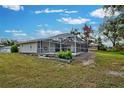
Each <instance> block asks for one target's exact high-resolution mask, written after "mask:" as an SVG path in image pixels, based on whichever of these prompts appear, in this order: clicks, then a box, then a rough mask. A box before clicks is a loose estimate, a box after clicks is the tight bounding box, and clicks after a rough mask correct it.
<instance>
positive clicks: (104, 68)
mask: <svg viewBox="0 0 124 93" xmlns="http://www.w3.org/2000/svg"><path fill="white" fill-rule="evenodd" d="M109 70H113V71H121V72H124V55H123V53H122V54H121V53H113V52H102V51H100V52H96V58H95V64H92V65H89V66H83V65H82V63H79V62H72V63H71V64H67V63H63V62H56V61H53V60H46V59H39V58H37V57H33V56H28V55H22V54H14V53H13V54H0V87H33V88H34V87H56V88H57V87H124V78H121V77H115V76H109V75H107V74H106V72H108V71H109Z"/></svg>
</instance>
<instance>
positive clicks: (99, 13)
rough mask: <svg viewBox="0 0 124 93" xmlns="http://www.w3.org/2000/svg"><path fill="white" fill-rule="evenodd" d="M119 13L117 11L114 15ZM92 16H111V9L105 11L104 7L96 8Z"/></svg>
mask: <svg viewBox="0 0 124 93" xmlns="http://www.w3.org/2000/svg"><path fill="white" fill-rule="evenodd" d="M118 14H119V13H118V12H115V15H114V16H117V15H118ZM90 15H91V16H93V17H97V18H104V17H105V16H107V17H109V16H111V14H110V11H108V12H105V10H104V9H103V8H99V9H96V10H94V11H92V12H91V13H90Z"/></svg>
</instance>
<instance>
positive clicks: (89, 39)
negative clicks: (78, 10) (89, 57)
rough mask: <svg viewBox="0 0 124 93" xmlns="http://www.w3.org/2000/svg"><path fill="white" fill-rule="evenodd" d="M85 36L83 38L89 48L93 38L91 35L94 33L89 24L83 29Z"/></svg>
mask: <svg viewBox="0 0 124 93" xmlns="http://www.w3.org/2000/svg"><path fill="white" fill-rule="evenodd" d="M83 31H84V32H83V35H82V36H81V37H82V38H83V39H84V40H85V41H86V42H87V46H89V44H90V43H92V42H93V41H92V39H93V38H92V36H91V33H93V29H92V27H91V26H88V25H87V24H85V25H84V27H83Z"/></svg>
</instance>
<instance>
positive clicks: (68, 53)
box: [57, 50, 72, 59]
mask: <svg viewBox="0 0 124 93" xmlns="http://www.w3.org/2000/svg"><path fill="white" fill-rule="evenodd" d="M57 56H58V57H59V58H62V59H72V52H71V51H69V50H68V51H60V52H58V53H57Z"/></svg>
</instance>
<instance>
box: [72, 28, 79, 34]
mask: <svg viewBox="0 0 124 93" xmlns="http://www.w3.org/2000/svg"><path fill="white" fill-rule="evenodd" d="M71 34H73V35H79V34H80V32H79V31H78V29H77V28H72V30H71Z"/></svg>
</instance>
